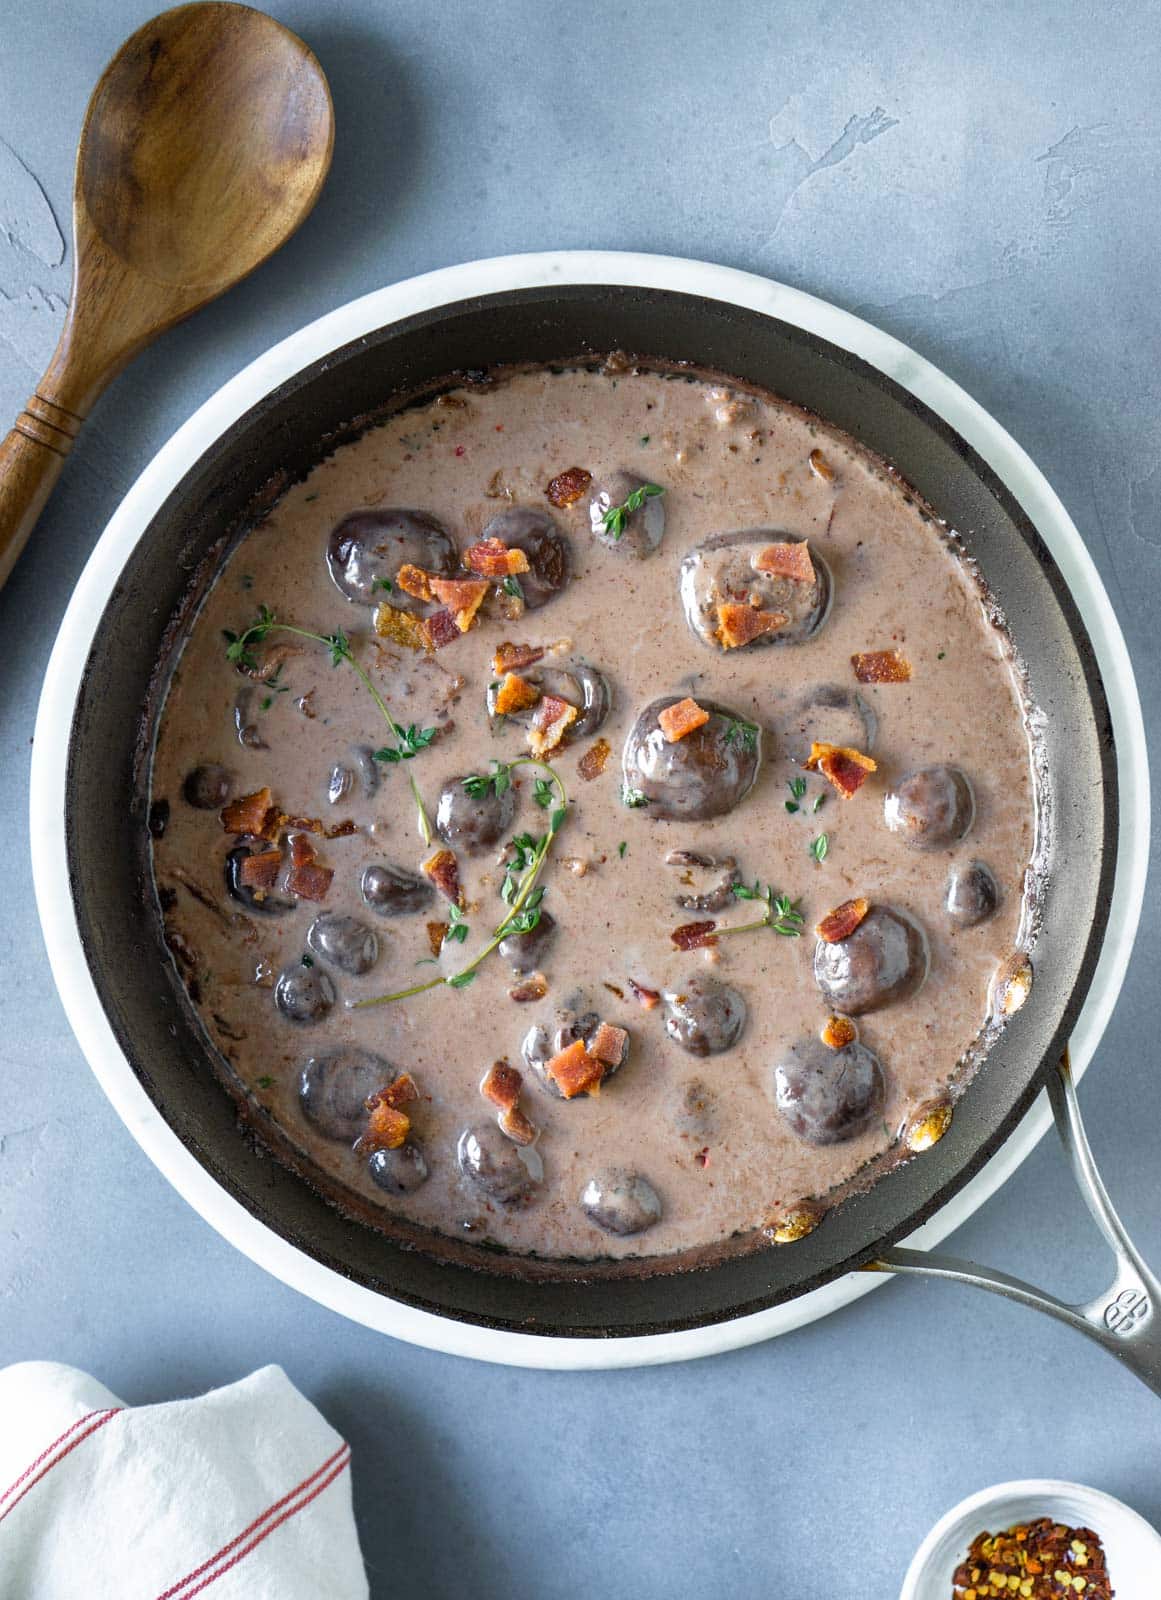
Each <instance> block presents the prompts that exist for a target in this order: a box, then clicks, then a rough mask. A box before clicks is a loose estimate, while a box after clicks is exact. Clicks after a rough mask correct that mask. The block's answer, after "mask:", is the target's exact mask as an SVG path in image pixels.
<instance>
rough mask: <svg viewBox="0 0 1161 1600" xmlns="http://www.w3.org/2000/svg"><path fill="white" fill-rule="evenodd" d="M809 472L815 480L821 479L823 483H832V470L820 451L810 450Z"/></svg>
mask: <svg viewBox="0 0 1161 1600" xmlns="http://www.w3.org/2000/svg"><path fill="white" fill-rule="evenodd" d="M810 470H811V472H813V473H814V475H815V477H816V478H821V479H822V481H823V482H824V483H833V482H834V468H833V467H832V466H831V464H830V462H829V461H828V460H827V459H826V457H825V456H824V455H823V453H822V451H821V450H812V451H811V452H810Z"/></svg>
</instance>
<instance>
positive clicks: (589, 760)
mask: <svg viewBox="0 0 1161 1600" xmlns="http://www.w3.org/2000/svg"><path fill="white" fill-rule="evenodd" d="M612 753H613V747H612V745H611V744H610V743H609V741H608V740H607V739H606V738H604V737H603V736H602V737H601V738H600V739H597V740H596V741H595V742H594V743H593V744H591V745H589V747H588V749H587V750H586V751H585V753H584V755H583V756H581V758H580V760H579V761H578V762H577V764H576V770H577V771H578V772H579V773H580V775H581V777H582V778H583V779H584V780H585V782H586V783H591V782H592V781H593V779H594V778H599V777H600V775H601V773H602V772H604V770H605V767H606V766H607V765H608V760H609V757H610V756H611V755H612Z"/></svg>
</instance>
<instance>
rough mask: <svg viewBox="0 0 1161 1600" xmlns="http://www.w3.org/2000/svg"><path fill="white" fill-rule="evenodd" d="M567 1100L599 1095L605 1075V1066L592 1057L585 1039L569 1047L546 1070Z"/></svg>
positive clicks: (549, 1063) (554, 1058) (553, 1059)
mask: <svg viewBox="0 0 1161 1600" xmlns="http://www.w3.org/2000/svg"><path fill="white" fill-rule="evenodd" d="M544 1070H545V1072H546V1073H547V1074H548V1076H549V1077H550V1078H551V1079H552V1081H553V1083H555V1084H556V1087H557V1088H558V1089H559V1090H560V1092H561V1094H562V1095H563V1096H564V1098H565V1099H566V1100H572V1099H575V1097H576V1096H577V1095H578V1094H597V1093H598V1092H599V1090H600V1087H601V1079H602V1078H603V1077H604V1075H605V1064H604V1062H603V1061H598V1060H597V1058H596V1057H595V1056H593V1055H590V1054H589V1052H588V1050H586V1048H585V1042H584V1040H583V1039H577V1040H575V1041H574V1042H573V1043H572V1044H570V1045H568V1046H567V1047H566V1048H565V1049H564V1050H562V1051H561V1052H560V1054H559V1055H555V1056H553V1058H552V1060H551V1061H549V1062H548V1063H547V1065H546V1066H545V1068H544Z"/></svg>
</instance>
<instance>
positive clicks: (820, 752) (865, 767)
mask: <svg viewBox="0 0 1161 1600" xmlns="http://www.w3.org/2000/svg"><path fill="white" fill-rule="evenodd" d="M806 766H807V769H808V771H811V772H813V771H815V770H817V771H819V772H821V773H822V775H823V777H824V778H826V779H827V780H828V782H829V783H830V784H831V785H832V786H833V787H834V788H835V789H837V790H838V792H839V794H840V795H841V796H842V797H843V799H844V800H849V799H851V797H852V796H853V795H855V794H857V793H858V791H859V790H860V789H861V788H862V786H863V784H864V783H866V781H867V778H868V776H869V775H870V774H871V773H872V772H876V771H878V763H877V762H874V761H872V760H871V758H870V756H865V755H863V753H862V751H861V750H851V749H848V748H847V747H846V746H845V745H836V744H819V743H817V742H815V743H814V744H812V745H811V747H810V757H809V759H808V761H807V762H806Z"/></svg>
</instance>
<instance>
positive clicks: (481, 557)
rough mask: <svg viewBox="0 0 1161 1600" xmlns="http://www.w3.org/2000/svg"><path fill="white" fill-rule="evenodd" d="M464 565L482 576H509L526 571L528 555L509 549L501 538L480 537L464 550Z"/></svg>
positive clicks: (521, 551)
mask: <svg viewBox="0 0 1161 1600" xmlns="http://www.w3.org/2000/svg"><path fill="white" fill-rule="evenodd" d="M464 565H465V566H466V567H468V568H470V569H471V571H472V572H478V573H479V574H480V576H481V577H483V578H511V577H514V576H515V575H516V574H517V573H518V572H527V571H528V557H527V556H526V555H525V554H524V551H523V550H509V548H508V546H507V545H506V544H505V543H504V541H503V539H480V540H479V541H478V542H477V543H476V544H473V545H469V547H468V548H467V549H466V550H465V551H464Z"/></svg>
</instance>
